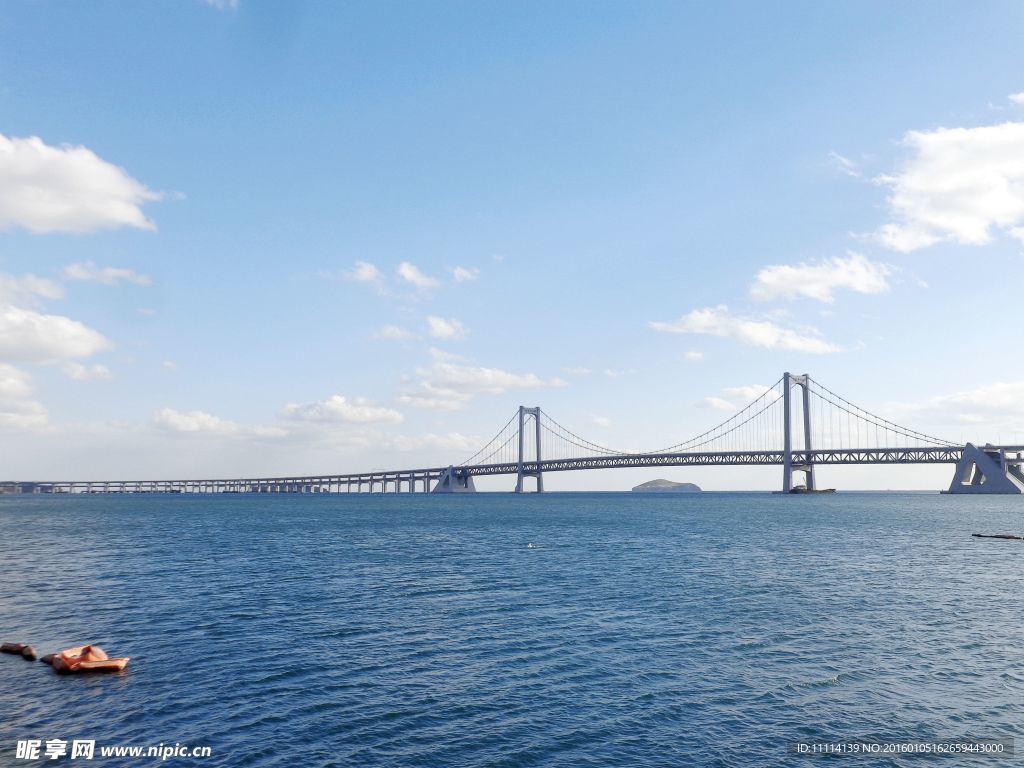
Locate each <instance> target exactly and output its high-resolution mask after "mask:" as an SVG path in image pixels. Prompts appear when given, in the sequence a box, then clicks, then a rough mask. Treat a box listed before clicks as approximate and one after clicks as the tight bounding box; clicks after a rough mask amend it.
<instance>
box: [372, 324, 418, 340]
mask: <svg viewBox="0 0 1024 768" xmlns="http://www.w3.org/2000/svg"><path fill="white" fill-rule="evenodd" d="M373 338H375V339H378V340H380V341H411V340H412V339H418V338H419V335H417V334H415V333H413V332H412V331H410V330H409V329H408V328H403V327H402V326H400V325H385V326H383V327H381V328H378V329H377V330H376V331H374V332H373Z"/></svg>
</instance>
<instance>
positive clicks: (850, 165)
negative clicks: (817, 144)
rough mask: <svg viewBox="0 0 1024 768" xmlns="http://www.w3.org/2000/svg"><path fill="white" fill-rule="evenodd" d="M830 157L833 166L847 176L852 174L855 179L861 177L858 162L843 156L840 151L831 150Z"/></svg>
mask: <svg viewBox="0 0 1024 768" xmlns="http://www.w3.org/2000/svg"><path fill="white" fill-rule="evenodd" d="M828 159H829V160H830V161H831V162H832V165H833V166H835V167H836V168H837V169H838V170H840V171H842V172H843V173H845V174H846V175H847V176H852V177H853V178H855V179H859V178H860V171H858V170H857V166H856V164H854V162H853V161H852V160H850V159H849V158H847V157H843V156H842V155H840V154H839V153H838V152H829V153H828Z"/></svg>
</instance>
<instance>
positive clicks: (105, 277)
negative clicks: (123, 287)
mask: <svg viewBox="0 0 1024 768" xmlns="http://www.w3.org/2000/svg"><path fill="white" fill-rule="evenodd" d="M64 277H66V278H68V279H69V280H82V281H86V282H93V283H103V284H104V285H117V284H118V283H122V282H123V283H134V284H135V285H149V284H150V283H151V282H152V280H150V278H149V277H148V276H147V275H140V274H139V273H138V272H135V271H134V270H131V269H122V268H120V267H97V266H96V265H95V264H94V263H93V262H91V261H83V262H79V263H77V264H68V265H67V266H66V267H64Z"/></svg>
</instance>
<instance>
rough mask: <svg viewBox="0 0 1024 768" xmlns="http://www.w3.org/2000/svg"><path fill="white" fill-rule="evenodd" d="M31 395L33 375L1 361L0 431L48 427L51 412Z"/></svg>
mask: <svg viewBox="0 0 1024 768" xmlns="http://www.w3.org/2000/svg"><path fill="white" fill-rule="evenodd" d="M31 396H32V383H31V377H29V375H28V374H27V373H25V372H24V371H22V370H20V369H18V368H15V367H14V366H13V365H8V364H6V363H0V431H3V432H24V431H35V430H38V429H40V428H43V427H46V425H47V423H48V421H49V414H48V413H47V411H46V408H44V407H43V404H42V403H40V402H38V401H36V400H33V399H32V397H31Z"/></svg>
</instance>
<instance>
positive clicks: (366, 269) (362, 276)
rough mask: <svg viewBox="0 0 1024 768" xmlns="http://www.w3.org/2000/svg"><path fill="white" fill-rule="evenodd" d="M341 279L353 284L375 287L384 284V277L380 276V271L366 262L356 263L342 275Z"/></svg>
mask: <svg viewBox="0 0 1024 768" xmlns="http://www.w3.org/2000/svg"><path fill="white" fill-rule="evenodd" d="M343 277H344V278H345V279H346V280H350V281H351V282H354V283H368V284H370V285H376V286H380V285H381V284H382V283H383V282H384V275H383V274H381V271H380V270H379V269H377V267H376V265H374V264H371V263H370V262H368V261H357V262H356V263H355V266H353V267H352V269H350V270H349V271H348V272H345V273H344V274H343Z"/></svg>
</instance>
